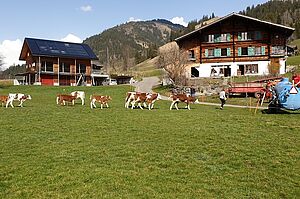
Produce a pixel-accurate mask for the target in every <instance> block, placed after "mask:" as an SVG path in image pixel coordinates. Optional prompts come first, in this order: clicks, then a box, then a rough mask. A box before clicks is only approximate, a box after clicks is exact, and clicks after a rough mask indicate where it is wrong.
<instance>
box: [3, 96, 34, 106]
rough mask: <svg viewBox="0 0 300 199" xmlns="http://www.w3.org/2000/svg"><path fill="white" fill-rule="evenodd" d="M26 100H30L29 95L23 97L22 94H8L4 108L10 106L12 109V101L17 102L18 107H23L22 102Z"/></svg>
mask: <svg viewBox="0 0 300 199" xmlns="http://www.w3.org/2000/svg"><path fill="white" fill-rule="evenodd" d="M26 100H31V96H30V95H25V94H23V93H9V94H8V100H7V102H6V108H7V107H8V106H9V105H10V106H11V107H12V108H14V105H13V101H19V102H20V104H19V106H20V107H23V102H25V101H26Z"/></svg>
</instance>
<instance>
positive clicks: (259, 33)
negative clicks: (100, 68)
mask: <svg viewBox="0 0 300 199" xmlns="http://www.w3.org/2000/svg"><path fill="white" fill-rule="evenodd" d="M261 38H262V37H261V32H260V31H255V39H256V40H261Z"/></svg>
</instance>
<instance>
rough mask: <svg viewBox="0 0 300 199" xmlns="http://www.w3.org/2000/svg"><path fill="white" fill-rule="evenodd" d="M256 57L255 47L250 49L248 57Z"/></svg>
mask: <svg viewBox="0 0 300 199" xmlns="http://www.w3.org/2000/svg"><path fill="white" fill-rule="evenodd" d="M254 55H255V49H254V47H248V56H254Z"/></svg>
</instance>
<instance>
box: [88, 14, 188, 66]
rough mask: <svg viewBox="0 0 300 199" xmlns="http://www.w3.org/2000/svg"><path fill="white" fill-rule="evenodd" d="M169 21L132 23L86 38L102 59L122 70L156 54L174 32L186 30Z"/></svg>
mask: <svg viewBox="0 0 300 199" xmlns="http://www.w3.org/2000/svg"><path fill="white" fill-rule="evenodd" d="M183 28H184V27H183V26H181V25H177V24H173V23H171V22H170V21H167V20H160V19H159V20H152V21H140V22H129V23H125V24H122V25H119V26H115V27H113V28H110V29H107V30H105V31H103V32H102V33H101V34H98V35H94V36H92V37H89V38H87V39H86V40H85V41H84V43H87V44H88V45H90V47H91V48H92V49H93V50H94V52H95V53H96V54H97V55H98V57H99V58H100V60H103V61H104V60H105V61H104V62H108V63H109V64H110V66H111V68H118V67H119V66H122V69H123V70H125V71H126V70H127V69H128V67H130V66H133V65H135V64H137V63H140V62H142V61H144V60H146V59H148V58H153V57H155V56H156V51H157V48H158V47H159V46H161V45H163V44H165V43H167V42H169V41H170V37H171V32H173V31H178V30H180V29H183Z"/></svg>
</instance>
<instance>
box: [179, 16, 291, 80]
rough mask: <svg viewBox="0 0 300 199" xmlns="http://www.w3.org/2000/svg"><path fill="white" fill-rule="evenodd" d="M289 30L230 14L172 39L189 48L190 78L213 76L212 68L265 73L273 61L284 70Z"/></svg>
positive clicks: (225, 72) (230, 72)
mask: <svg viewBox="0 0 300 199" xmlns="http://www.w3.org/2000/svg"><path fill="white" fill-rule="evenodd" d="M293 31H294V29H293V28H289V27H286V26H282V25H278V24H272V23H269V22H265V21H261V20H258V19H255V18H250V17H246V16H243V15H240V14H236V13H232V14H230V15H228V16H225V17H223V18H220V19H219V20H216V21H214V22H213V23H211V24H208V25H206V26H203V27H200V28H199V29H197V30H195V31H193V32H191V33H188V34H186V35H184V36H182V37H179V38H177V39H176V40H175V41H176V42H177V44H178V45H179V48H180V49H184V50H186V51H189V55H190V63H191V64H190V67H189V68H188V69H187V72H188V73H189V75H191V77H210V76H214V70H218V72H219V75H218V76H236V75H257V74H258V75H260V74H268V73H269V71H268V67H270V66H272V65H275V64H279V65H280V71H278V72H279V73H284V72H285V57H286V43H287V40H288V38H289V36H291V34H292V33H293ZM249 69H251V70H250V72H249ZM193 71H194V72H193ZM197 71H198V74H197ZM197 75H198V76H197Z"/></svg>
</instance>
